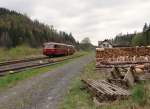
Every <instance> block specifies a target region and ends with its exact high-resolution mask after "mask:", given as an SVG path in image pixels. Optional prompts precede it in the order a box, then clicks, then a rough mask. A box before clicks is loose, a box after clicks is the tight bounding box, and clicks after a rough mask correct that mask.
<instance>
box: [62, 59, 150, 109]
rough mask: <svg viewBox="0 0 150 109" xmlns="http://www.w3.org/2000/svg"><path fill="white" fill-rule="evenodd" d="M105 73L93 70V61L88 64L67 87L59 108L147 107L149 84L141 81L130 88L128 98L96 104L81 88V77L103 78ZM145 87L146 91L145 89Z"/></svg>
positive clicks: (116, 108)
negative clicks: (130, 94) (100, 104)
mask: <svg viewBox="0 0 150 109" xmlns="http://www.w3.org/2000/svg"><path fill="white" fill-rule="evenodd" d="M105 77H106V75H105V74H104V73H103V74H102V73H101V72H96V71H95V62H92V63H90V64H88V65H87V66H86V67H85V69H84V71H83V72H82V74H81V76H80V77H78V78H76V79H75V80H74V81H73V82H72V85H71V86H70V88H69V91H68V93H67V94H66V96H65V98H64V101H63V103H62V104H61V106H60V109H149V108H150V84H149V82H147V83H144V84H143V83H141V84H139V85H137V86H136V87H135V88H134V89H132V90H131V91H132V96H131V97H129V99H128V100H120V101H115V102H112V103H108V104H107V105H103V106H99V107H98V106H96V105H95V104H94V103H93V101H92V96H91V94H90V93H89V92H88V91H87V90H81V88H82V87H83V86H84V84H83V83H82V82H81V79H82V78H83V79H87V78H90V79H104V78H105ZM145 88H146V91H145Z"/></svg>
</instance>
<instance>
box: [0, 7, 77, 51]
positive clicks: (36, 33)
mask: <svg viewBox="0 0 150 109" xmlns="http://www.w3.org/2000/svg"><path fill="white" fill-rule="evenodd" d="M50 41H53V42H61V43H67V44H73V45H76V44H77V43H76V40H75V39H74V37H73V36H72V34H71V33H66V32H64V31H58V30H57V29H55V28H54V26H52V25H51V26H49V25H46V24H43V23H40V22H39V21H38V20H34V21H33V20H31V19H30V18H29V17H28V16H27V15H23V14H21V13H18V12H16V11H12V10H8V9H5V8H0V47H5V48H13V47H16V46H19V45H28V46H30V47H34V48H36V47H41V46H42V45H43V43H44V42H50Z"/></svg>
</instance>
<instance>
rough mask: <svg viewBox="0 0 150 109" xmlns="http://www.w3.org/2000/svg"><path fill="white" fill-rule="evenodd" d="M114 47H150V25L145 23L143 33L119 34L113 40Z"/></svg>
mask: <svg viewBox="0 0 150 109" xmlns="http://www.w3.org/2000/svg"><path fill="white" fill-rule="evenodd" d="M111 41H112V43H113V45H120V46H148V45H150V25H149V24H148V23H145V24H144V26H143V31H142V32H139V33H137V32H134V33H132V34H128V33H127V34H122V33H120V34H118V35H116V37H115V38H114V39H111Z"/></svg>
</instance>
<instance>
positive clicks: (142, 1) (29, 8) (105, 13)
mask: <svg viewBox="0 0 150 109" xmlns="http://www.w3.org/2000/svg"><path fill="white" fill-rule="evenodd" d="M0 6H2V7H6V8H9V9H14V10H16V11H19V12H21V13H26V14H28V15H29V16H30V17H31V18H32V19H38V20H39V21H41V22H44V23H46V24H49V25H54V27H56V28H57V29H59V30H64V31H66V32H72V33H73V35H74V36H75V38H76V39H77V40H82V39H83V38H84V37H90V39H91V40H92V42H93V43H94V44H97V41H98V40H103V39H105V38H112V37H114V36H115V35H116V34H118V33H120V32H123V33H127V32H134V31H135V30H137V31H140V30H141V28H142V26H143V25H144V23H145V22H148V21H149V19H150V13H149V10H150V1H149V0H42V1H41V0H0Z"/></svg>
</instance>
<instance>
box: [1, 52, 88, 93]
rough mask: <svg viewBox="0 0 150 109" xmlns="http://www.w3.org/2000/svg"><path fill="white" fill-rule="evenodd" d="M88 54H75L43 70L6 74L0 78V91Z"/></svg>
mask: <svg viewBox="0 0 150 109" xmlns="http://www.w3.org/2000/svg"><path fill="white" fill-rule="evenodd" d="M88 54H89V53H87V52H77V53H75V54H74V55H71V56H68V58H69V57H75V58H73V59H69V60H65V61H62V62H60V63H57V64H54V65H49V66H47V67H43V68H37V69H31V70H26V71H22V72H19V73H16V74H8V75H6V76H3V77H0V90H4V89H6V88H9V87H12V86H14V85H15V84H17V83H18V82H19V81H21V80H25V79H27V78H30V77H33V76H36V75H38V74H42V73H44V72H48V71H50V70H52V69H54V68H57V67H60V66H62V65H64V64H66V63H69V62H71V61H72V60H75V59H76V58H78V57H76V56H84V55H88Z"/></svg>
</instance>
